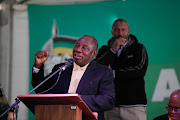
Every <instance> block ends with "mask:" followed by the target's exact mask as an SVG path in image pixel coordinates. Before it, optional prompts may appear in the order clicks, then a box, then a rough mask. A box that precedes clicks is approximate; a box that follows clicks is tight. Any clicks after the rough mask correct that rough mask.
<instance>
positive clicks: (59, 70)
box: [0, 64, 70, 120]
mask: <svg viewBox="0 0 180 120" xmlns="http://www.w3.org/2000/svg"><path fill="white" fill-rule="evenodd" d="M68 66H70V64H69V65H68ZM68 66H67V65H66V64H65V65H63V66H61V67H60V68H59V69H58V70H56V71H55V72H54V73H53V74H51V75H50V76H49V77H47V78H46V79H45V80H43V81H42V82H41V83H40V84H39V85H37V86H36V87H35V88H33V89H32V90H31V91H30V92H28V93H27V95H29V94H31V93H32V92H33V91H35V90H36V89H37V88H38V87H39V86H41V85H42V84H43V83H45V82H46V81H48V80H49V79H50V78H51V77H52V76H54V75H55V74H56V73H58V72H60V73H61V72H62V71H63V70H65V68H66V67H68ZM15 100H16V102H15V103H14V104H12V105H11V106H10V107H9V108H8V109H7V110H6V111H4V112H3V113H2V114H1V115H0V118H1V117H2V116H3V115H4V114H6V113H7V112H8V111H9V110H10V109H12V108H14V109H15V111H16V120H17V112H18V109H19V106H18V104H19V103H20V100H19V98H16V99H15Z"/></svg>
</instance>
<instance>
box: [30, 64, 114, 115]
mask: <svg viewBox="0 0 180 120" xmlns="http://www.w3.org/2000/svg"><path fill="white" fill-rule="evenodd" d="M60 66H62V64H58V65H56V66H55V67H54V68H53V70H52V73H54V72H55V71H56V70H57V69H59V67H60ZM72 70H73V65H71V66H70V67H68V68H67V69H66V70H64V71H63V72H62V73H61V76H60V79H59V81H58V83H57V84H56V85H55V86H54V87H53V89H51V90H49V91H48V92H46V94H47V93H53V94H64V93H68V89H69V85H70V81H71V75H72ZM52 73H51V74H52ZM58 75H59V74H56V75H54V76H53V77H52V78H51V79H50V80H48V81H47V82H45V83H44V84H43V85H42V86H40V87H39V88H38V89H37V90H36V93H39V92H42V91H44V90H47V89H49V88H50V87H52V86H53V85H54V83H55V82H56V81H57V79H58ZM48 76H49V75H48ZM48 76H47V77H48ZM43 80H44V69H43V66H42V68H40V71H39V72H38V73H33V74H32V85H33V87H35V86H37V85H38V84H39V83H40V82H41V81H43ZM113 80H114V79H113V74H112V71H111V70H110V69H109V68H107V67H106V66H104V65H100V64H97V63H96V62H95V61H91V62H90V64H89V65H88V67H87V69H86V71H85V72H84V75H83V76H82V78H81V80H80V82H79V85H78V88H77V91H76V93H78V94H80V95H81V98H82V99H83V101H84V102H85V103H86V104H87V106H88V107H89V108H90V109H91V110H92V111H93V112H98V113H101V112H103V111H106V110H110V109H112V108H113V106H114V103H115V91H114V83H113ZM99 115H100V114H99Z"/></svg>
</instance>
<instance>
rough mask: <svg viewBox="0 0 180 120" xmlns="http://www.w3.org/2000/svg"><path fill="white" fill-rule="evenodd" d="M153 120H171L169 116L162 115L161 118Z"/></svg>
mask: <svg viewBox="0 0 180 120" xmlns="http://www.w3.org/2000/svg"><path fill="white" fill-rule="evenodd" d="M153 120H169V119H168V114H163V115H160V116H158V117H156V118H154V119H153Z"/></svg>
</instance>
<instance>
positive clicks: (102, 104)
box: [81, 68, 115, 112]
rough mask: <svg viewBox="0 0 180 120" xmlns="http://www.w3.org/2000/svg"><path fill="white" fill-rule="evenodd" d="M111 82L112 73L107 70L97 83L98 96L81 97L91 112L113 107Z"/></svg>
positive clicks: (112, 86) (113, 99) (112, 83)
mask: <svg viewBox="0 0 180 120" xmlns="http://www.w3.org/2000/svg"><path fill="white" fill-rule="evenodd" d="M107 69H108V68H107ZM113 80H114V79H113V75H112V71H111V70H109V69H108V70H106V73H105V74H104V75H103V78H102V79H101V80H100V81H99V88H98V90H99V91H98V92H99V94H98V95H81V97H82V99H83V101H84V102H85V103H86V104H87V106H88V107H89V108H90V109H91V110H92V111H94V112H99V111H106V110H110V109H112V108H113V107H114V104H115V91H114V82H113Z"/></svg>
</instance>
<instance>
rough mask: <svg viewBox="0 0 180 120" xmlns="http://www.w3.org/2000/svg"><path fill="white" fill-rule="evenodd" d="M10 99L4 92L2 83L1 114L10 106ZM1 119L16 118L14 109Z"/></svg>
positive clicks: (12, 119)
mask: <svg viewBox="0 0 180 120" xmlns="http://www.w3.org/2000/svg"><path fill="white" fill-rule="evenodd" d="M9 107H10V106H9V104H8V100H7V98H6V96H5V94H4V91H3V88H2V87H1V84H0V115H2V114H3V113H4V112H5V111H6V110H7V109H8V108H9ZM0 120H16V114H15V112H14V110H13V109H10V111H8V112H7V113H5V114H4V115H3V116H2V117H1V118H0Z"/></svg>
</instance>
